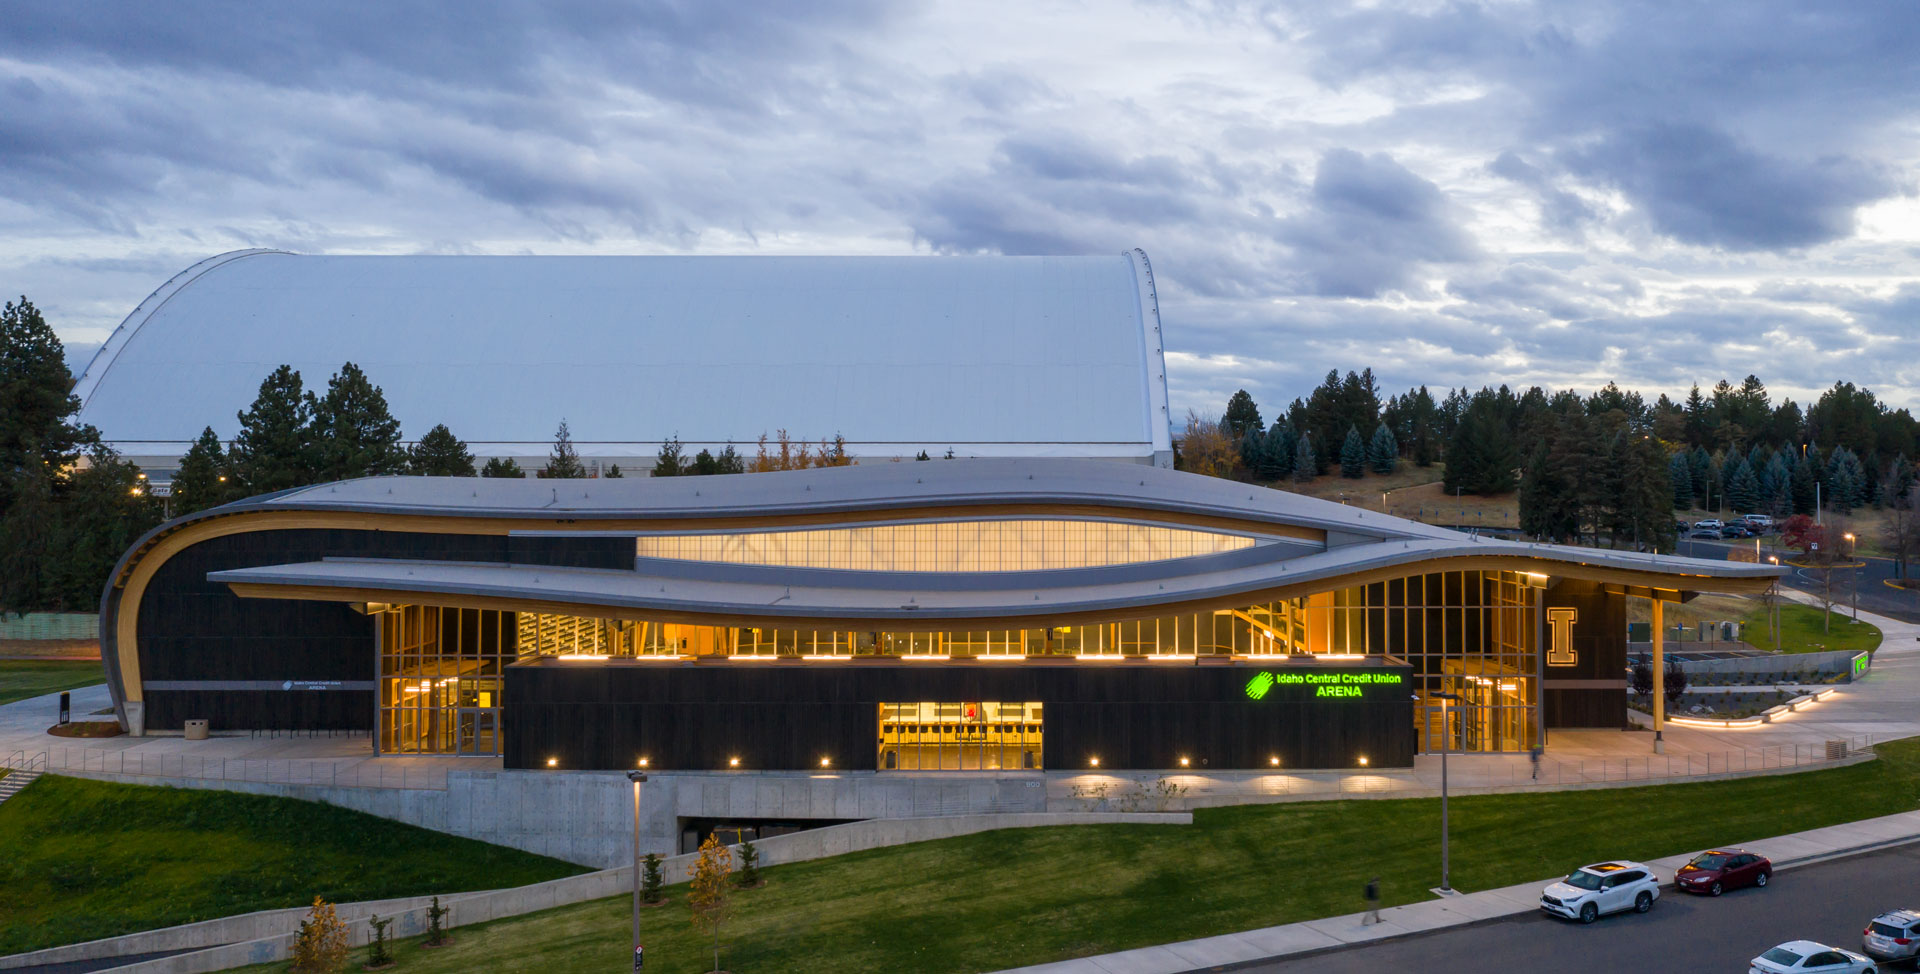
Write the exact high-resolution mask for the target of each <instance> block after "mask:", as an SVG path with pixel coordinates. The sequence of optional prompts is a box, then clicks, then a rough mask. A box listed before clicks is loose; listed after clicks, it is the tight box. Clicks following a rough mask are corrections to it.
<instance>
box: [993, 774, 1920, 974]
mask: <svg viewBox="0 0 1920 974" xmlns="http://www.w3.org/2000/svg"><path fill="white" fill-rule="evenodd" d="M1908 842H1920V812H1902V813H1900V814H1898V815H1888V816H1886V817H1884V818H1870V819H1865V820H1863V821H1859V822H1848V823H1846V824H1844V825H1833V826H1828V827H1827V828H1824V829H1814V830H1812V831H1809V832H1798V833H1795V834H1792V835H1783V836H1778V837H1775V838H1771V839H1761V840H1757V841H1754V842H1739V843H1733V844H1734V845H1736V846H1739V847H1740V848H1744V849H1751V850H1753V851H1755V852H1759V853H1761V854H1763V855H1766V856H1768V857H1769V858H1771V859H1772V860H1773V865H1774V868H1775V869H1791V868H1793V867H1795V866H1804V865H1809V864H1811V863H1813V862H1816V861H1820V860H1824V859H1830V858H1833V857H1835V856H1841V855H1850V854H1853V853H1859V852H1868V851H1871V850H1873V849H1878V848H1882V847H1885V846H1893V845H1902V844H1905V843H1908ZM1689 858H1691V856H1690V855H1679V856H1668V857H1667V858H1665V859H1655V860H1652V861H1651V862H1649V863H1648V865H1650V866H1652V867H1653V868H1654V872H1655V873H1656V874H1657V875H1659V876H1660V877H1661V879H1662V880H1664V881H1667V882H1668V883H1671V881H1672V879H1673V873H1674V870H1676V869H1678V868H1680V866H1681V865H1682V864H1684V863H1685V862H1686V861H1687V860H1688V859H1689ZM1557 879H1559V877H1558V876H1555V877H1552V878H1548V879H1542V880H1539V881H1537V882H1532V883H1522V884H1520V885H1518V886H1508V887H1504V888H1502V889H1490V890H1484V891H1482V892H1478V893H1468V894H1466V895H1464V896H1454V897H1449V898H1447V899H1437V898H1436V899H1432V900H1426V901H1422V902H1419V903H1409V904H1407V905H1406V906H1395V907H1388V908H1386V909H1384V910H1381V911H1380V920H1381V922H1380V923H1378V924H1371V925H1368V926H1361V925H1360V921H1361V919H1362V918H1363V917H1364V916H1365V914H1362V913H1350V914H1347V915H1346V916H1337V917H1328V918H1326V919H1323V920H1307V921H1304V922H1301V923H1289V924H1286V925H1284V926H1278V927H1266V928H1263V929H1260V930H1248V931H1246V932H1244V933H1230V934H1224V935H1221V936H1218V937H1205V938H1202V939H1199V940H1184V941H1181V942H1179V943H1173V944H1162V945H1159V946H1156V947H1141V948H1138V949H1135V950H1126V951H1121V952H1119V953H1114V954H1099V955H1096V956H1093V957H1079V958H1075V959H1073V960H1064V961H1055V962H1052V963H1048V964H1037V965H1034V966H1031V967H1021V968H1017V969H1015V970H1012V971H1001V972H999V974H1195V972H1199V971H1206V970H1211V969H1216V968H1220V967H1227V966H1233V965H1239V964H1247V963H1252V962H1256V961H1269V960H1279V959H1282V958H1286V957H1297V956H1300V955H1303V954H1316V953H1320V952H1323V951H1329V950H1338V949H1340V948H1343V947H1349V946H1353V945H1356V944H1365V943H1372V942H1375V941H1380V940H1390V939H1393V938H1395V937H1406V936H1412V935H1415V934H1421V933H1427V932H1430V931H1434V930H1441V929H1445V928H1447V927H1456V926H1462V925H1465V924H1469V923H1478V922H1480V921H1482V920H1492V919H1496V918H1499V917H1507V916H1516V915H1521V914H1527V913H1532V912H1534V911H1535V910H1538V909H1539V908H1540V891H1541V890H1542V889H1545V888H1546V886H1547V884H1549V883H1552V882H1554V881H1555V880H1557ZM1661 895H1662V896H1675V895H1679V894H1677V893H1673V892H1669V891H1663V892H1662V893H1661ZM1654 909H1659V907H1657V906H1656V907H1654Z"/></svg>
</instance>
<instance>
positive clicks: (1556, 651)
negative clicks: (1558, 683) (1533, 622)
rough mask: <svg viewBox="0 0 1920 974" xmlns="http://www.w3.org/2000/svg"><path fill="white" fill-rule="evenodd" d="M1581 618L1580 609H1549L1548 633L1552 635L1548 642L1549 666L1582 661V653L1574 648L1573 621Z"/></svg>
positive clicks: (1574, 663)
mask: <svg viewBox="0 0 1920 974" xmlns="http://www.w3.org/2000/svg"><path fill="white" fill-rule="evenodd" d="M1579 618H1580V610H1578V609H1574V608H1557V609H1548V610H1547V633H1548V635H1549V636H1551V637H1552V639H1551V641H1550V642H1549V643H1548V644H1547V665H1548V666H1574V665H1577V664H1578V663H1579V662H1580V653H1579V651H1577V650H1575V649H1574V648H1573V623H1574V621H1575V620H1577V619H1579Z"/></svg>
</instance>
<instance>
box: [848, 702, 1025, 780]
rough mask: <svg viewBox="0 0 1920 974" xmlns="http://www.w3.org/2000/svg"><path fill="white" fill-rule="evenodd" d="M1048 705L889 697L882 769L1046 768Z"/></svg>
mask: <svg viewBox="0 0 1920 974" xmlns="http://www.w3.org/2000/svg"><path fill="white" fill-rule="evenodd" d="M1043 716H1044V715H1043V713H1042V708H1041V705H1040V703H1039V702H1038V701H1028V702H1025V703H1007V702H997V701H992V700H985V701H975V702H971V703H967V702H961V703H939V702H932V701H921V702H915V703H883V704H881V705H880V752H879V764H878V767H879V768H880V770H882V771H1000V770H1022V771H1033V770H1039V769H1040V755H1041V753H1042V752H1041V748H1040V743H1041V734H1040V729H1041V724H1042V718H1043Z"/></svg>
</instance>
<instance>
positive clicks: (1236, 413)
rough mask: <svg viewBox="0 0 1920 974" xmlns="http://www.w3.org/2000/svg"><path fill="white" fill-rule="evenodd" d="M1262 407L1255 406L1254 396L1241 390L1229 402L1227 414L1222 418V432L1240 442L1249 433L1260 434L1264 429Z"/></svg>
mask: <svg viewBox="0 0 1920 974" xmlns="http://www.w3.org/2000/svg"><path fill="white" fill-rule="evenodd" d="M1262 425H1263V424H1262V423H1261V422H1260V407H1259V406H1257V405H1255V404H1254V401H1253V396H1251V395H1249V394H1248V393H1247V390H1245V389H1241V390H1240V391H1238V392H1236V393H1234V394H1233V396H1232V398H1230V399H1228V400H1227V414H1226V415H1225V416H1222V417H1220V431H1221V432H1222V433H1225V434H1227V435H1228V436H1229V437H1231V438H1233V439H1234V440H1239V439H1241V438H1242V437H1244V436H1246V435H1247V434H1248V433H1249V432H1258V431H1259V430H1260V429H1261V428H1262Z"/></svg>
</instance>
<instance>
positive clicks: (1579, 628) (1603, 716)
mask: <svg viewBox="0 0 1920 974" xmlns="http://www.w3.org/2000/svg"><path fill="white" fill-rule="evenodd" d="M1546 608H1547V609H1548V610H1549V611H1551V610H1552V609H1555V608H1570V609H1573V610H1574V612H1575V613H1577V615H1576V616H1575V618H1574V622H1573V631H1572V648H1573V651H1574V653H1575V654H1576V656H1577V659H1576V660H1575V662H1574V664H1573V665H1572V666H1554V665H1551V664H1550V663H1548V662H1547V661H1546V659H1545V658H1544V657H1545V650H1544V649H1543V652H1542V656H1543V659H1542V664H1543V665H1542V666H1541V668H1540V673H1541V690H1542V693H1541V700H1540V703H1541V705H1542V706H1543V707H1545V708H1546V709H1545V710H1544V711H1543V712H1542V714H1541V718H1542V720H1544V721H1545V723H1546V726H1547V727H1548V729H1552V728H1556V727H1567V728H1573V727H1609V728H1615V727H1623V726H1625V725H1626V721H1627V599H1626V596H1624V595H1620V594H1617V593H1612V592H1608V591H1607V590H1606V588H1605V586H1603V585H1601V584H1600V583H1598V582H1584V581H1578V580H1575V579H1562V580H1560V581H1559V582H1558V583H1557V584H1555V585H1554V586H1553V587H1552V588H1549V589H1548V590H1547V598H1546ZM1542 627H1543V628H1547V626H1546V623H1545V621H1544V620H1543V621H1542ZM1549 638H1550V637H1549Z"/></svg>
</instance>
